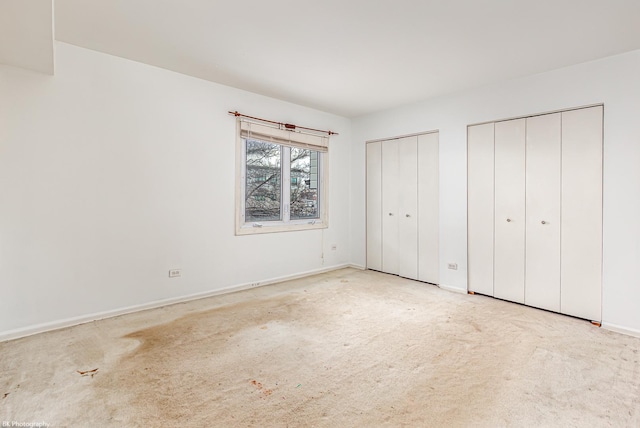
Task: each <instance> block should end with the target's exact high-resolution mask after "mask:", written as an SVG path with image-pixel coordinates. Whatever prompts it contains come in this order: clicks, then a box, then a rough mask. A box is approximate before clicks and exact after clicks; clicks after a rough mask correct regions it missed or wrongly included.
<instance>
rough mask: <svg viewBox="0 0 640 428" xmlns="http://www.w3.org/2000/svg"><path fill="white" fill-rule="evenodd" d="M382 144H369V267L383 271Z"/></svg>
mask: <svg viewBox="0 0 640 428" xmlns="http://www.w3.org/2000/svg"><path fill="white" fill-rule="evenodd" d="M381 188H382V143H381V142H380V141H378V142H375V143H370V144H367V267H368V268H369V269H374V270H382V192H381V191H380V189H381Z"/></svg>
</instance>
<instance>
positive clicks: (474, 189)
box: [467, 123, 494, 296]
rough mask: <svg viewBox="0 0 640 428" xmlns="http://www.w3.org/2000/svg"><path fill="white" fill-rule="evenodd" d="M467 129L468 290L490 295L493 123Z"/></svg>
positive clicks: (491, 272) (491, 294) (491, 291)
mask: <svg viewBox="0 0 640 428" xmlns="http://www.w3.org/2000/svg"><path fill="white" fill-rule="evenodd" d="M467 132H468V134H467V269H468V289H469V290H470V291H474V292H477V293H482V294H487V295H489V296H493V222H494V212H493V211H494V206H493V201H494V199H493V197H494V181H493V170H494V124H493V123H486V124H482V125H474V126H469V127H468V129H467Z"/></svg>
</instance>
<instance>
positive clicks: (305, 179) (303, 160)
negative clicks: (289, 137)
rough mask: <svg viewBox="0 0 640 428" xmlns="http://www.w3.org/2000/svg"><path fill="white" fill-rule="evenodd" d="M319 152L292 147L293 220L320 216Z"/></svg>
mask: <svg viewBox="0 0 640 428" xmlns="http://www.w3.org/2000/svg"><path fill="white" fill-rule="evenodd" d="M318 157H319V154H318V152H314V151H311V150H306V149H298V148H295V147H292V148H291V220H297V219H304V218H319V217H320V215H319V212H320V211H319V210H318Z"/></svg>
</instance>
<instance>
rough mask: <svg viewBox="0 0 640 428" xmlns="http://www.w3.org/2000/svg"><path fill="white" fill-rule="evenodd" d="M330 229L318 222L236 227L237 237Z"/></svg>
mask: <svg viewBox="0 0 640 428" xmlns="http://www.w3.org/2000/svg"><path fill="white" fill-rule="evenodd" d="M327 227H328V225H327V223H326V222H323V221H321V220H316V221H315V222H314V223H309V222H308V221H304V222H292V223H277V222H274V223H273V224H271V225H268V224H265V223H263V224H262V227H255V226H253V224H244V225H242V226H240V227H236V235H256V234H261V233H276V232H293V231H296V230H314V229H326V228H327Z"/></svg>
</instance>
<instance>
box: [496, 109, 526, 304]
mask: <svg viewBox="0 0 640 428" xmlns="http://www.w3.org/2000/svg"><path fill="white" fill-rule="evenodd" d="M525 125H526V119H516V120H509V121H504V122H496V124H495V244H494V245H495V256H494V257H495V262H494V289H493V291H494V296H495V297H498V298H501V299H505V300H510V301H513V302H518V303H524V272H525V266H524V258H525V129H526V127H525Z"/></svg>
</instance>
